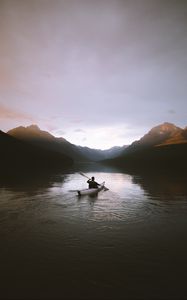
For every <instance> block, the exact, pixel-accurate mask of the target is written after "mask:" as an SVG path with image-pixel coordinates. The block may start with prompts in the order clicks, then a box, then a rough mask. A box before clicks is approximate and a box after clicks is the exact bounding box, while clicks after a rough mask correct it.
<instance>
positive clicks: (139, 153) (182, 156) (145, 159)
mask: <svg viewBox="0 0 187 300" xmlns="http://www.w3.org/2000/svg"><path fill="white" fill-rule="evenodd" d="M186 153H187V128H184V129H181V128H180V127H176V126H175V125H174V124H171V123H163V124H161V125H158V126H156V127H154V128H152V129H151V130H150V131H149V132H148V133H147V134H145V135H144V136H143V137H142V138H141V139H140V140H138V141H135V142H133V143H132V144H131V145H130V146H129V147H127V148H126V149H125V150H124V151H123V152H122V153H121V155H120V156H118V157H117V158H114V159H111V160H107V161H105V163H110V164H113V165H118V166H124V167H126V168H130V169H145V168H146V169H150V168H153V167H154V168H161V167H162V168H182V169H184V168H185V167H186V166H187V156H186Z"/></svg>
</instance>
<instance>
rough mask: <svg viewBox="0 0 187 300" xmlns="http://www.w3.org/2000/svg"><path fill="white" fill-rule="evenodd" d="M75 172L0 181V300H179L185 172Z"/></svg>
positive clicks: (186, 261)
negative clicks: (94, 190) (101, 187)
mask: <svg viewBox="0 0 187 300" xmlns="http://www.w3.org/2000/svg"><path fill="white" fill-rule="evenodd" d="M83 170H84V172H85V174H86V175H87V176H89V177H91V176H95V178H96V180H97V181H98V182H102V181H103V180H105V182H106V186H107V187H109V190H108V191H102V192H100V193H99V194H98V196H96V197H90V196H84V197H81V198H80V197H78V196H77V195H76V193H75V192H70V190H74V189H80V188H85V187H87V183H86V181H87V180H86V178H84V177H82V176H81V175H80V174H79V170H78V169H74V170H69V171H67V172H66V173H59V174H45V175H44V174H42V175H41V174H38V176H37V174H32V175H31V176H29V177H28V176H25V175H24V176H23V177H22V176H18V177H16V178H15V177H13V178H9V179H8V178H7V179H1V185H0V236H1V255H0V266H1V296H0V297H1V299H63V298H64V299H68V298H69V299H187V287H186V275H187V274H186V273H187V271H186V270H187V258H186V253H187V234H186V233H187V232H186V231H187V217H186V216H187V186H186V176H185V175H184V174H183V175H182V174H169V175H168V174H165V173H163V172H162V173H160V174H154V175H151V174H136V175H130V174H126V173H125V172H123V171H119V170H113V169H108V168H102V167H100V166H98V165H96V166H95V165H92V166H91V167H90V165H85V166H84V169H83Z"/></svg>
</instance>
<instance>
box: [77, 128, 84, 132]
mask: <svg viewBox="0 0 187 300" xmlns="http://www.w3.org/2000/svg"><path fill="white" fill-rule="evenodd" d="M74 132H78V133H79V132H81V133H85V130H83V129H80V128H77V129H75V130H74Z"/></svg>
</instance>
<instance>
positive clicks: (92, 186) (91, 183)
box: [87, 177, 100, 189]
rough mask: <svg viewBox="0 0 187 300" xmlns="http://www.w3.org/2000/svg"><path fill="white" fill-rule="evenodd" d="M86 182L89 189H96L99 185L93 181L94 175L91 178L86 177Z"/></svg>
mask: <svg viewBox="0 0 187 300" xmlns="http://www.w3.org/2000/svg"><path fill="white" fill-rule="evenodd" d="M87 183H88V184H89V189H97V188H98V186H99V185H100V184H99V183H97V182H96V181H95V177H92V178H91V179H88V181H87Z"/></svg>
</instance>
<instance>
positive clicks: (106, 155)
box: [77, 145, 128, 161]
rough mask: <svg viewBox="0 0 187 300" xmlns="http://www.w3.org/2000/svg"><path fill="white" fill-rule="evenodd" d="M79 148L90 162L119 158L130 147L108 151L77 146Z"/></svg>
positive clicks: (114, 148)
mask: <svg viewBox="0 0 187 300" xmlns="http://www.w3.org/2000/svg"><path fill="white" fill-rule="evenodd" d="M77 147H78V148H79V151H80V152H81V153H82V154H83V155H84V156H85V157H87V158H88V159H89V160H94V161H100V160H103V159H110V158H115V157H117V156H119V155H120V154H121V153H122V152H123V151H124V150H125V149H126V148H127V147H128V146H126V145H124V146H122V147H119V146H114V147H112V148H109V149H106V150H101V149H91V148H88V147H82V146H77Z"/></svg>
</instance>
